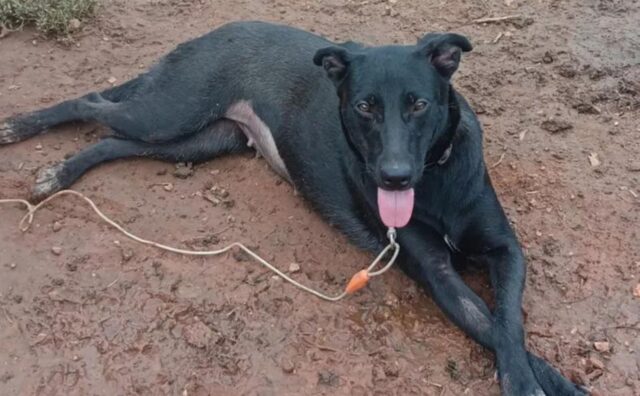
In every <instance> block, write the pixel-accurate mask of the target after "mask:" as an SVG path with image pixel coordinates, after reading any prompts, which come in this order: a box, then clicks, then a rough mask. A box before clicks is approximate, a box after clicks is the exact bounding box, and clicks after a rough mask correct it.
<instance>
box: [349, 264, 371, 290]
mask: <svg viewBox="0 0 640 396" xmlns="http://www.w3.org/2000/svg"><path fill="white" fill-rule="evenodd" d="M368 282H369V273H368V272H367V270H362V271H358V272H356V273H355V274H354V275H353V277H351V280H350V281H349V283H348V284H347V288H346V289H345V291H346V292H347V293H348V294H352V293H355V292H357V291H358V290H360V289H362V288H363V287H365V286H366V285H367V283H368Z"/></svg>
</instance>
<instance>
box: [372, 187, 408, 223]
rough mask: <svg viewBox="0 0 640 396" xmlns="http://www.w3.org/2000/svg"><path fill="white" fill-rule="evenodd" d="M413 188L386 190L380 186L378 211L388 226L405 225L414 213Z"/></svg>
mask: <svg viewBox="0 0 640 396" xmlns="http://www.w3.org/2000/svg"><path fill="white" fill-rule="evenodd" d="M413 198H414V193H413V188H410V189H407V190H384V189H382V188H378V212H379V213H380V219H382V222H383V223H384V225H386V226H387V227H395V228H400V227H404V226H406V225H407V224H408V223H409V220H411V214H412V213H413Z"/></svg>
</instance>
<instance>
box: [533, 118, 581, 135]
mask: <svg viewBox="0 0 640 396" xmlns="http://www.w3.org/2000/svg"><path fill="white" fill-rule="evenodd" d="M540 128H542V129H544V130H545V131H547V132H551V133H558V132H563V131H567V130H569V129H572V128H573V125H571V124H570V123H569V122H567V121H563V120H554V119H549V120H546V121H543V122H542V124H540Z"/></svg>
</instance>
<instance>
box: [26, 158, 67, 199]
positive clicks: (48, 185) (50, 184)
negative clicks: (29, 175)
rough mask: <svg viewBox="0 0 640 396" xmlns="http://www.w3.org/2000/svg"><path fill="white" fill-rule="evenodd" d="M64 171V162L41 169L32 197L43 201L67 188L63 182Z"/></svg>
mask: <svg viewBox="0 0 640 396" xmlns="http://www.w3.org/2000/svg"><path fill="white" fill-rule="evenodd" d="M63 169H64V163H63V162H60V163H57V164H55V165H53V166H50V167H47V168H42V169H40V171H39V172H38V174H37V176H36V184H35V186H33V190H32V191H31V195H32V197H33V198H34V199H36V200H41V199H44V198H46V197H48V196H49V195H51V194H53V193H56V192H58V191H60V190H62V189H63V188H64V187H65V186H64V184H63V182H62V171H63Z"/></svg>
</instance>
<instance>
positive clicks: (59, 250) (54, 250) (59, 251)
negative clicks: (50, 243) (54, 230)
mask: <svg viewBox="0 0 640 396" xmlns="http://www.w3.org/2000/svg"><path fill="white" fill-rule="evenodd" d="M51 253H53V254H55V255H56V256H59V255H61V254H62V248H61V247H60V246H54V247H52V248H51Z"/></svg>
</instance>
